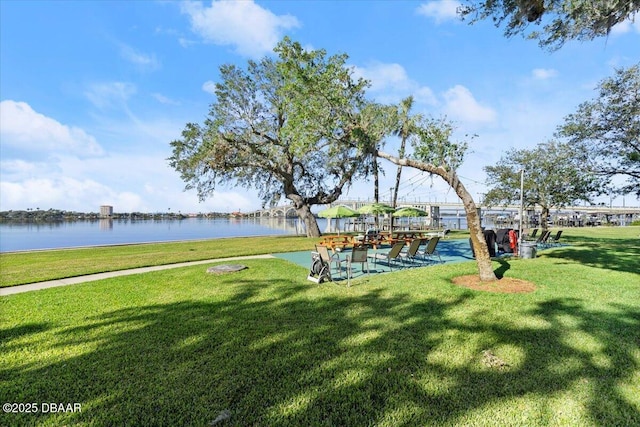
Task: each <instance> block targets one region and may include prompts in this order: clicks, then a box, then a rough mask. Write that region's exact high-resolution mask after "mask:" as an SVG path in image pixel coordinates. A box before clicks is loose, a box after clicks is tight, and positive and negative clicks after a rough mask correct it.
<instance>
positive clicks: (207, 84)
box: [202, 80, 216, 95]
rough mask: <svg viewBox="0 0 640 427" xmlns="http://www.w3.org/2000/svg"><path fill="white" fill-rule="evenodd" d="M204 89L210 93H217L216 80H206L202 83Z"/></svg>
mask: <svg viewBox="0 0 640 427" xmlns="http://www.w3.org/2000/svg"><path fill="white" fill-rule="evenodd" d="M202 90H203V91H205V92H207V93H210V94H211V95H215V94H216V84H215V83H214V82H212V81H211V80H207V81H206V82H204V83H203V84H202Z"/></svg>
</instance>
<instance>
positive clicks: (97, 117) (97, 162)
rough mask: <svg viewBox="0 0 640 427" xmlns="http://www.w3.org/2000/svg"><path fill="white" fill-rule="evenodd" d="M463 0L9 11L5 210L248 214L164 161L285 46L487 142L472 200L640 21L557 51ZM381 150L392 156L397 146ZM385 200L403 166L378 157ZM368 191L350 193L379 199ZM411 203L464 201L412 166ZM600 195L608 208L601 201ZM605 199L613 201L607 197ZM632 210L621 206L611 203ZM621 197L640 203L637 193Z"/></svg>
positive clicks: (2, 119)
mask: <svg viewBox="0 0 640 427" xmlns="http://www.w3.org/2000/svg"><path fill="white" fill-rule="evenodd" d="M455 7H456V2H454V1H444V0H442V1H435V2H428V1H426V2H420V1H391V0H389V1H325V0H323V1H270V2H267V1H257V2H253V1H248V0H247V1H237V2H236V1H229V2H218V1H214V2H210V1H208V2H169V1H130V2H129V1H77V2H66V1H17V0H16V1H13V0H8V1H7V0H3V1H1V2H0V19H1V22H0V24H1V25H0V27H1V29H0V101H1V104H0V113H1V116H0V132H1V133H0V138H1V139H0V142H1V145H0V147H1V169H0V186H1V187H0V210H10V209H27V208H34V209H35V208H41V209H49V208H54V209H64V210H78V211H86V212H89V211H94V212H95V211H97V210H98V207H99V205H101V204H110V205H113V206H114V210H115V211H116V212H128V211H144V212H155V211H163V212H164V211H167V209H171V211H172V212H178V211H181V212H183V213H187V212H209V211H236V210H241V211H250V210H253V209H256V208H258V207H259V206H260V201H259V198H258V197H257V195H256V194H254V193H252V192H251V191H247V190H245V189H243V188H234V187H233V186H232V185H229V186H225V187H219V188H218V190H217V191H216V192H215V194H214V195H213V196H212V197H210V198H208V199H207V200H206V201H204V202H199V201H198V197H197V195H196V194H195V192H184V191H183V189H184V183H183V182H182V181H181V180H180V178H179V176H178V174H177V173H176V172H175V171H174V170H172V169H171V168H170V167H169V166H168V163H167V161H166V158H167V157H169V156H170V154H171V151H170V146H169V143H170V142H171V141H172V140H174V139H176V138H178V137H179V136H180V132H181V131H182V129H183V128H184V125H185V124H186V123H187V122H202V121H203V120H204V118H205V117H206V114H207V112H208V108H209V105H210V104H211V102H213V100H214V97H213V94H212V91H211V86H212V85H213V83H214V82H216V81H217V79H218V78H219V67H220V65H222V64H228V63H234V64H238V65H241V66H245V65H246V63H247V60H249V59H259V58H261V57H263V56H265V55H270V54H272V52H271V49H272V48H273V46H274V45H275V44H276V43H277V42H278V41H279V40H280V39H281V38H282V37H283V36H285V35H286V36H289V37H290V38H292V39H293V40H295V41H298V42H300V43H301V44H302V45H304V46H308V47H311V48H315V49H320V48H323V49H326V50H327V51H328V53H329V54H336V53H346V54H348V55H349V64H350V66H352V67H353V69H354V73H355V74H356V75H359V76H363V77H365V78H367V79H370V80H371V83H372V86H371V88H370V89H369V91H368V94H369V96H370V98H372V99H375V100H377V101H380V102H397V101H399V100H401V99H402V98H404V97H406V96H408V95H414V97H415V98H416V103H415V106H414V111H415V112H422V113H425V114H430V115H433V116H434V117H440V116H442V115H446V116H447V117H448V118H449V119H451V120H453V121H454V122H455V123H456V125H457V126H458V134H459V136H462V135H464V134H465V133H471V134H477V135H478V137H477V138H475V139H474V140H473V141H472V142H471V146H470V150H469V153H468V154H467V157H466V160H465V163H464V164H463V166H462V167H461V168H460V170H459V173H460V175H461V176H462V177H463V181H464V182H465V184H466V185H467V187H468V188H469V189H470V191H471V193H472V194H473V195H474V197H476V198H481V197H482V196H481V194H482V193H484V192H486V186H485V185H484V181H485V175H484V172H483V171H482V168H483V166H486V165H490V164H493V163H495V162H496V161H497V160H498V159H499V158H500V157H501V156H502V155H503V153H504V152H505V151H506V150H508V149H510V148H513V147H518V148H531V147H534V146H535V145H536V144H538V143H541V142H545V141H547V140H549V139H550V138H552V136H553V132H554V130H555V128H556V127H557V126H558V125H559V124H560V123H561V122H562V119H563V117H564V116H565V115H567V114H569V113H572V112H574V111H575V109H576V107H577V105H578V104H580V103H581V102H583V101H586V100H591V99H593V98H594V97H595V96H596V92H595V90H594V88H595V87H596V85H597V83H598V82H599V81H601V80H602V79H604V78H607V77H609V76H611V75H612V74H613V70H614V68H619V67H627V66H630V65H632V64H634V63H637V61H638V60H639V59H640V17H638V19H636V20H635V22H625V23H624V24H621V25H619V26H616V27H614V29H613V31H612V33H611V34H610V36H609V37H607V38H599V39H596V40H594V41H591V42H582V43H580V42H570V43H568V44H566V45H565V46H564V47H563V48H562V49H560V50H559V51H556V52H553V53H550V52H548V51H545V50H543V49H541V48H540V47H539V46H538V45H537V43H536V42H534V41H529V40H525V39H524V38H522V37H514V38H511V39H506V38H505V37H504V36H503V33H502V29H498V28H495V27H494V26H493V25H492V24H491V23H490V22H483V23H479V24H476V25H468V24H467V23H465V22H460V21H459V20H458V19H456V18H455V16H454V13H453V12H454V11H455ZM385 150H386V151H389V152H394V151H395V150H397V141H394V140H393V139H389V140H388V141H387V144H386V148H385ZM383 164H384V168H385V170H386V176H384V177H383V178H382V183H381V189H382V192H383V195H387V194H388V193H389V189H390V188H391V187H392V186H393V185H394V183H393V181H394V177H395V166H392V165H390V164H388V163H383ZM372 193H373V190H372V185H371V183H370V182H356V183H354V184H353V186H352V187H351V188H350V189H349V192H348V194H347V195H346V196H347V197H349V198H360V199H364V198H368V197H371V196H372ZM399 197H400V199H401V200H404V201H406V202H412V201H415V200H421V201H433V202H437V201H448V202H452V201H455V200H457V199H456V196H455V194H454V193H453V192H452V191H451V190H448V188H447V187H446V186H445V185H443V184H442V183H440V181H439V178H433V179H431V178H429V177H428V176H426V175H422V174H419V173H416V172H415V171H410V170H406V169H405V170H404V172H403V184H402V185H401V187H400V193H399ZM602 200H604V199H602ZM606 202H607V203H608V202H609V199H608V198H606ZM613 203H614V204H622V203H623V200H622V198H617V199H614V200H613ZM624 203H626V205H627V206H629V205H638V201H637V199H635V198H633V197H631V196H627V197H626V199H625V201H624Z"/></svg>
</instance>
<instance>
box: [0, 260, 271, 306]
mask: <svg viewBox="0 0 640 427" xmlns="http://www.w3.org/2000/svg"><path fill="white" fill-rule="evenodd" d="M260 258H274V256H273V255H270V254H266V255H247V256H239V257H232V258H216V259H207V260H202V261H190V262H180V263H176V264H167V265H156V266H153V267H140V268H132V269H129V270H118V271H109V272H106V273H97V274H88V275H86V276H77V277H68V278H66V279H57V280H49V281H46V282H37V283H30V284H27V285H18V286H10V287H8V288H0V296H5V295H13V294H19V293H22V292H29V291H39V290H40V289H48V288H55V287H57V286H68V285H75V284H78V283H85V282H92V281H94V280H102V279H108V278H110V277H119V276H128V275H130V274H140V273H148V272H151V271H160V270H168V269H170V268H179V267H188V266H191V265H200V264H211V263H212V262H215V263H218V262H226V261H235V260H240V259H260Z"/></svg>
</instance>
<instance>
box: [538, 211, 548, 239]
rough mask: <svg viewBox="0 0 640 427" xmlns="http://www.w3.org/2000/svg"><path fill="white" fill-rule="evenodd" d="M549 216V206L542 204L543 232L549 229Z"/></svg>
mask: <svg viewBox="0 0 640 427" xmlns="http://www.w3.org/2000/svg"><path fill="white" fill-rule="evenodd" d="M548 217H549V208H548V207H546V206H542V213H541V214H540V226H541V227H542V232H543V233H544V232H545V231H547V230H548V229H549V224H548V223H547V218H548Z"/></svg>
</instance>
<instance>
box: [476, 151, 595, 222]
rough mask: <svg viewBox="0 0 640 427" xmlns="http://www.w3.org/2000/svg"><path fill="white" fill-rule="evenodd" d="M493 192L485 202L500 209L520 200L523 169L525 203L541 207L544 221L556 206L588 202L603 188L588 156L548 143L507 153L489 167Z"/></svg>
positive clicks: (490, 184)
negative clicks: (498, 206) (522, 171)
mask: <svg viewBox="0 0 640 427" xmlns="http://www.w3.org/2000/svg"><path fill="white" fill-rule="evenodd" d="M484 170H485V172H486V173H487V177H488V179H487V185H488V186H489V188H490V190H489V192H488V193H487V194H486V196H485V200H484V203H485V204H486V205H489V206H497V205H503V204H509V203H514V202H519V201H520V171H521V170H524V171H525V173H524V180H523V182H524V185H523V188H524V193H523V197H522V199H523V202H524V205H525V206H526V207H535V206H540V207H541V208H542V216H543V221H542V227H543V228H546V226H547V223H546V221H544V219H545V218H546V217H547V215H548V214H549V211H550V210H551V209H552V208H554V207H563V206H568V205H571V204H574V203H576V202H577V201H581V200H584V201H589V200H590V198H591V197H592V196H594V195H596V194H597V193H598V192H599V190H601V189H602V186H601V181H600V180H599V179H598V178H597V177H596V175H595V174H594V173H593V170H592V168H591V167H590V161H589V159H588V156H587V153H585V152H584V151H580V150H578V151H576V150H574V148H573V146H572V145H571V144H568V143H566V142H564V143H563V142H557V141H549V142H545V143H542V144H539V145H538V146H536V147H535V148H533V149H512V150H509V151H507V152H506V153H505V154H504V155H503V157H502V158H501V159H500V160H499V161H498V162H497V164H496V165H495V166H486V167H485V168H484Z"/></svg>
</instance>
